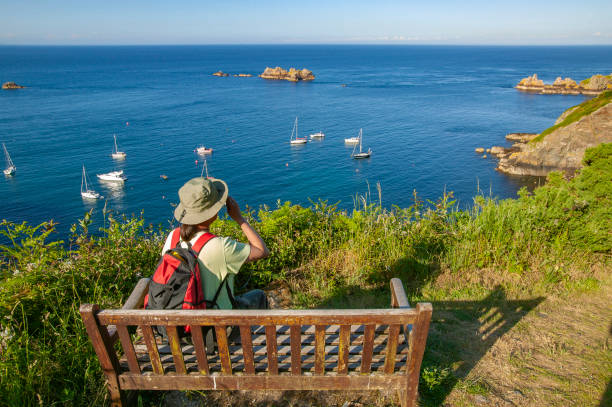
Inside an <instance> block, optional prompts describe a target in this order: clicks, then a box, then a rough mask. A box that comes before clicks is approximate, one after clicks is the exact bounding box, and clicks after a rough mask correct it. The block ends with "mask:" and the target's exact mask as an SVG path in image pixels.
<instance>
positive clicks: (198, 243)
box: [192, 232, 217, 253]
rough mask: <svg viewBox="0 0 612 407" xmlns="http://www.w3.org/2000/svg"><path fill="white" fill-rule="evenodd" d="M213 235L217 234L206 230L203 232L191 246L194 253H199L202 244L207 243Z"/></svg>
mask: <svg viewBox="0 0 612 407" xmlns="http://www.w3.org/2000/svg"><path fill="white" fill-rule="evenodd" d="M214 237H217V236H215V235H213V234H212V233H208V232H207V233H204V234H203V235H202V236H200V237H199V238H198V240H196V242H195V243H194V244H193V246H192V249H193V251H195V252H196V253H200V250H202V247H204V245H205V244H206V243H208V242H209V241H210V239H212V238H214Z"/></svg>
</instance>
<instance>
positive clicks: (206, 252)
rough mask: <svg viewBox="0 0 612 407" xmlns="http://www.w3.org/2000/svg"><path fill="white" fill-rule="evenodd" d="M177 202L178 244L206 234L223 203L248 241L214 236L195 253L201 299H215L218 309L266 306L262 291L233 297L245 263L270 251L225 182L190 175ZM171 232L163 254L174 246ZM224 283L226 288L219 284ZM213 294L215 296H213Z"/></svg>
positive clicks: (185, 244) (257, 258) (193, 240)
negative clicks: (196, 254)
mask: <svg viewBox="0 0 612 407" xmlns="http://www.w3.org/2000/svg"><path fill="white" fill-rule="evenodd" d="M178 194H179V198H180V203H179V204H178V206H177V207H176V209H175V211H174V217H175V218H176V220H178V221H179V223H180V224H181V226H180V244H181V246H182V247H187V246H188V245H187V243H186V242H190V244H191V245H193V244H194V243H195V242H196V241H197V240H198V238H199V237H200V236H202V235H203V234H204V233H208V232H209V230H210V225H211V224H212V223H213V222H214V221H215V220H216V219H217V213H218V212H219V210H220V209H221V208H222V207H223V206H224V205H225V206H226V207H227V213H228V215H229V216H230V217H231V218H232V219H233V220H234V221H235V222H236V223H238V225H240V228H241V229H242V232H243V233H244V235H245V237H246V238H247V240H248V241H249V243H248V244H245V243H240V242H237V241H235V240H233V239H231V238H229V237H221V236H217V237H214V238H212V239H210V241H208V242H207V243H206V245H205V246H204V247H203V248H202V249H201V250H200V253H199V255H198V263H199V269H200V275H201V277H200V279H201V281H202V285H203V293H204V298H205V299H206V300H209V301H214V302H216V305H217V307H218V308H219V309H232V308H239V309H266V308H268V300H267V298H266V294H265V293H264V292H263V291H262V290H251V291H249V292H247V293H245V294H243V295H239V296H234V295H233V292H234V276H235V275H236V274H237V273H238V271H239V270H240V267H241V266H242V265H243V264H244V263H245V262H250V261H256V260H259V259H263V258H265V257H267V256H268V255H269V254H270V252H269V251H268V248H267V247H266V244H265V242H264V241H263V239H262V238H261V236H259V234H258V233H257V231H255V229H253V227H252V226H251V225H249V223H248V222H247V221H246V220H245V219H244V218H243V217H242V214H241V213H240V208H239V206H238V203H236V201H235V200H234V199H233V198H232V197H231V196H228V188H227V184H226V183H225V182H224V181H222V180H220V179H215V178H203V177H200V178H193V179H191V180H189V181H188V182H187V183H186V184H185V185H183V186H182V187H181V188H180V189H179V192H178ZM173 233H174V232H171V233H170V235H169V236H168V238H167V239H166V243H165V245H164V248H163V249H162V255H163V254H164V253H166V251H167V250H169V249H171V248H173V247H174V246H172V243H173V241H172V240H173ZM222 284H226V289H222V288H223V287H221V286H220V285H222ZM215 295H218V297H217V298H216V299H214V297H215Z"/></svg>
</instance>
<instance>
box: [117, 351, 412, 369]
mask: <svg viewBox="0 0 612 407" xmlns="http://www.w3.org/2000/svg"><path fill="white" fill-rule="evenodd" d="M161 360H162V363H163V364H164V366H165V371H166V372H167V373H171V372H176V369H175V368H174V365H173V363H172V356H171V355H164V356H162V357H161ZM184 360H185V364H186V367H187V370H188V371H192V372H198V371H199V367H198V364H197V358H196V357H195V356H194V355H190V356H186V357H185V359H184ZM230 360H231V366H232V369H233V372H232V374H235V373H239V372H242V371H243V370H244V359H243V358H242V357H241V356H239V355H233V356H231V357H230ZM347 360H348V364H347V366H348V371H349V372H360V368H361V363H362V359H361V355H349V357H348V359H347ZM406 361H407V356H406V355H401V356H400V357H399V358H397V359H396V361H395V369H394V373H398V372H399V371H400V369H402V368H403V367H404V366H405V362H406ZM139 362H140V365H141V368H142V371H143V372H152V367H151V364H150V361H149V359H148V357H147V356H146V355H144V354H143V355H142V357H141V358H139ZM120 363H121V366H122V367H123V368H124V369H125V370H127V367H128V366H127V362H126V361H125V360H122V361H121V362H120ZM384 364H385V355H384V354H376V355H373V357H372V361H371V365H372V367H371V370H372V371H377V370H380V371H381V372H382V371H383V368H384ZM337 365H338V355H327V357H326V359H325V365H324V367H325V372H330V371H334V370H335V369H336V368H337ZM254 368H255V371H257V372H264V371H267V369H268V366H267V358H266V357H265V356H263V355H262V356H259V357H256V358H255V359H254ZM209 369H210V370H209V371H210V373H211V374H212V373H221V372H222V371H223V370H222V363H221V361H220V359H219V356H218V355H216V354H215V355H210V356H209ZM314 369H315V356H314V355H308V356H306V355H303V356H302V357H301V371H302V373H304V372H311V373H315V370H314ZM278 371H279V372H289V371H291V355H281V356H279V358H278ZM326 374H327V373H326Z"/></svg>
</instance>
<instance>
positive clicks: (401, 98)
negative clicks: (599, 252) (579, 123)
mask: <svg viewBox="0 0 612 407" xmlns="http://www.w3.org/2000/svg"><path fill="white" fill-rule="evenodd" d="M277 65H280V66H283V67H286V68H288V67H289V66H295V67H299V68H301V67H307V68H308V69H311V70H312V71H313V72H314V73H315V75H316V77H317V79H316V80H315V81H314V82H311V83H297V84H294V83H289V82H286V81H278V82H277V81H266V80H263V79H261V78H258V77H253V78H238V77H228V78H217V77H213V76H211V73H212V72H215V71H217V70H219V69H221V70H223V71H225V72H230V73H251V74H253V75H256V74H259V73H261V72H262V71H263V69H264V68H265V67H266V66H277ZM611 70H612V47H409V46H405V47H404V46H202V47H0V82H5V81H9V80H10V81H15V82H17V83H19V84H23V85H26V86H28V88H27V89H23V90H19V91H2V92H0V141H2V142H5V143H6V145H7V148H8V150H9V152H10V153H11V156H12V158H13V161H14V162H15V164H16V166H17V168H18V172H17V175H16V176H15V177H12V178H6V177H4V178H1V179H0V197H1V198H0V218H4V219H8V220H11V221H22V220H26V221H29V222H32V223H38V222H41V221H45V220H49V219H54V220H55V221H58V222H60V227H59V228H60V232H61V233H65V232H66V231H67V230H68V228H69V227H70V224H72V223H74V222H75V221H76V220H77V219H78V218H79V217H82V216H83V214H84V213H85V212H86V211H88V210H90V209H91V208H93V209H94V211H95V213H96V215H95V216H96V219H98V220H99V219H100V217H101V210H102V208H103V206H104V204H105V201H106V202H107V205H108V207H109V208H111V209H114V210H116V211H118V212H121V213H127V214H131V213H139V212H140V211H141V210H142V211H144V216H145V218H146V220H147V221H149V222H152V223H158V222H162V223H166V222H167V220H168V219H170V218H171V216H172V209H173V208H172V206H171V203H175V202H176V201H177V200H178V197H177V194H176V191H177V190H178V188H179V187H180V186H181V185H182V184H183V183H184V182H185V181H187V180H188V179H189V178H191V177H194V176H199V175H200V174H201V171H202V165H201V164H202V161H201V160H200V162H199V165H196V164H195V160H196V158H197V156H196V155H195V154H194V153H193V149H194V147H195V146H196V145H199V144H204V145H206V146H210V147H213V148H214V150H215V151H214V154H213V155H212V156H211V157H210V158H209V159H208V161H207V164H208V169H209V172H210V174H211V175H212V176H215V177H218V178H222V179H225V180H226V181H227V182H228V184H229V187H230V194H231V195H233V196H234V197H235V198H236V199H237V200H238V202H239V203H240V204H241V205H242V206H244V205H245V204H248V205H250V206H252V207H257V206H258V205H261V204H268V205H275V203H276V201H277V200H278V199H280V200H282V201H285V200H290V201H292V202H295V203H303V204H307V203H308V199H309V198H312V199H315V200H316V199H319V198H321V199H325V200H328V201H330V202H336V201H340V206H341V207H343V208H351V207H352V206H353V197H354V196H355V194H363V193H365V192H366V191H367V189H368V182H369V184H370V185H371V186H372V189H373V190H375V187H374V186H375V184H376V183H377V182H380V184H381V187H382V196H383V205H386V206H390V205H392V204H396V205H399V206H408V205H410V204H411V202H412V191H413V190H414V189H416V190H417V191H418V193H419V194H420V195H421V197H422V198H424V199H436V198H437V197H439V196H440V195H441V194H442V193H443V191H444V190H447V191H449V190H452V191H454V192H455V196H456V197H457V198H458V199H459V200H460V203H461V204H462V205H465V206H467V205H469V204H470V202H471V200H472V196H474V195H475V194H476V193H477V188H478V186H480V189H481V190H485V191H486V193H487V194H488V193H489V192H491V193H492V195H494V196H497V197H500V198H505V197H514V196H516V191H517V190H518V189H519V188H520V187H521V186H522V185H525V183H528V184H533V182H534V181H533V180H526V179H522V178H513V177H508V176H506V175H503V174H499V173H497V172H496V171H495V170H494V168H495V165H496V162H495V161H494V160H489V159H482V158H480V156H479V155H476V154H475V153H474V148H475V147H478V146H483V147H488V146H491V145H495V144H502V145H504V143H505V141H504V135H505V134H506V133H509V132H518V131H523V132H537V131H541V130H543V129H544V128H546V127H548V126H550V125H551V124H552V123H553V122H554V120H555V119H556V118H557V117H558V115H559V114H560V113H561V112H562V111H563V110H565V109H566V108H567V107H569V106H572V105H575V104H578V103H580V102H582V101H583V100H584V98H583V97H581V96H542V95H529V94H524V93H519V92H517V91H516V90H515V89H513V88H512V87H513V85H514V84H516V82H517V81H518V80H519V79H521V78H522V77H525V76H527V75H530V74H532V73H534V72H537V73H538V74H539V76H540V77H541V78H542V79H544V80H545V81H546V82H552V81H553V80H554V79H555V77H556V76H558V75H562V76H564V77H565V76H570V77H572V78H574V79H577V80H579V79H583V78H585V77H588V76H591V75H592V74H595V73H610V71H611ZM342 84H345V85H346V86H342ZM296 116H298V117H299V129H300V135H301V136H306V135H308V134H309V133H313V132H316V131H319V130H322V131H323V132H325V134H326V137H325V139H324V140H322V141H315V142H312V143H308V144H307V145H305V146H301V147H296V146H290V145H289V143H288V141H289V136H290V133H291V129H292V126H293V121H294V119H295V117H296ZM126 123H129V125H126ZM359 128H363V134H364V146H365V147H371V148H372V150H373V154H372V158H371V159H368V160H363V161H356V160H352V159H351V158H350V154H351V151H352V147H347V146H345V145H344V143H343V139H344V138H345V137H350V136H356V135H357V134H358V131H359ZM114 133H115V134H117V137H118V140H119V147H120V149H121V150H124V151H125V152H126V153H127V159H126V160H125V161H123V162H118V161H113V160H112V159H111V157H110V152H111V148H112V143H113V138H112V136H113V134H114ZM83 164H85V166H86V168H87V171H88V173H89V177H90V179H91V180H92V183H93V187H94V188H95V189H96V190H97V191H98V192H100V193H102V194H103V195H104V196H105V200H100V201H97V202H94V203H91V202H88V201H85V200H83V199H82V198H81V196H80V193H79V191H80V184H81V165H83ZM2 167H3V168H4V163H2ZM113 169H123V170H124V171H125V173H126V175H127V176H128V177H129V180H128V181H127V183H126V184H125V187H123V188H119V189H113V188H111V187H110V186H109V185H108V184H103V183H100V182H98V180H97V179H96V176H95V175H96V173H102V172H108V171H111V170H113ZM161 174H166V175H167V176H168V180H167V181H164V180H162V179H161V178H160V175H161Z"/></svg>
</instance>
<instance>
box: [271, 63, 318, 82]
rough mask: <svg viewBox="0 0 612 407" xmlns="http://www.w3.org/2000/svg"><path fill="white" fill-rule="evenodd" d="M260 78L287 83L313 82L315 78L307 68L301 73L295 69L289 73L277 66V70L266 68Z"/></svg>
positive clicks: (291, 69)
mask: <svg viewBox="0 0 612 407" xmlns="http://www.w3.org/2000/svg"><path fill="white" fill-rule="evenodd" d="M259 76H260V77H262V78H264V79H277V80H286V81H291V82H297V81H312V80H314V78H315V76H314V75H313V74H312V72H311V71H309V70H308V69H306V68H304V69H302V70H301V71H299V70H297V69H295V68H290V69H289V70H288V71H287V70H285V69H283V68H281V67H280V66H277V67H276V68H269V67H266V69H265V70H264V71H263V73H262V74H261V75H259Z"/></svg>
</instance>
